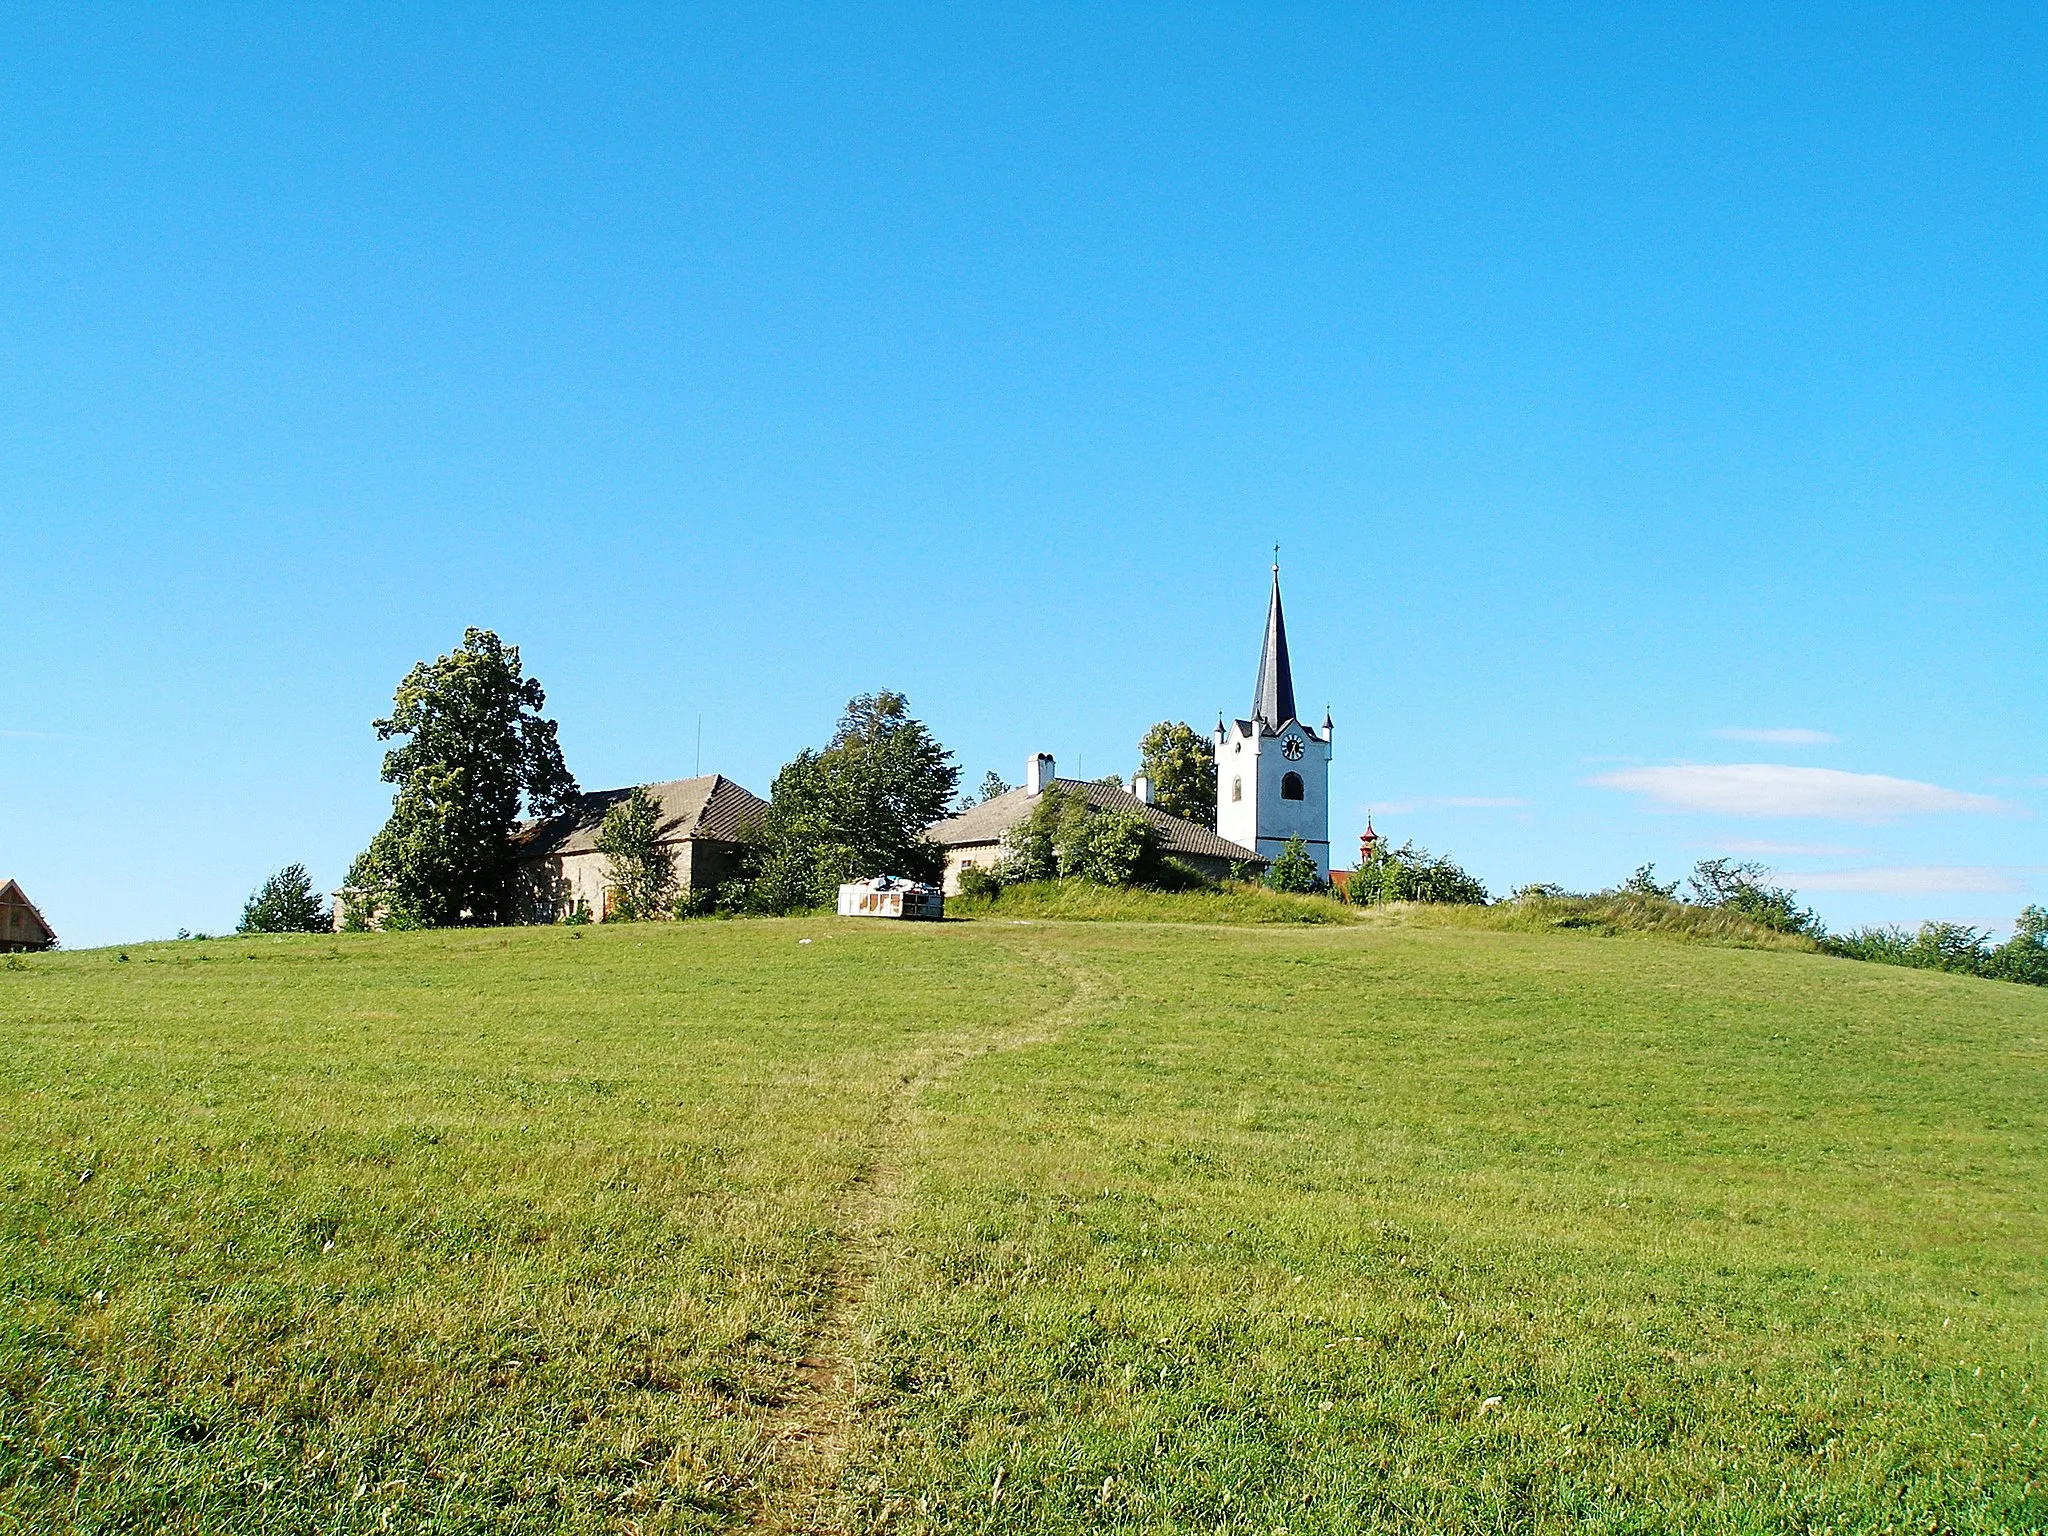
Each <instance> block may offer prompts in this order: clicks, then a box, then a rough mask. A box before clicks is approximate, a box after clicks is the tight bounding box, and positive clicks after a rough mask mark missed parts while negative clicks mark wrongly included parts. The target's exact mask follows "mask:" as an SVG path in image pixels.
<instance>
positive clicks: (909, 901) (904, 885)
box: [839, 875, 946, 922]
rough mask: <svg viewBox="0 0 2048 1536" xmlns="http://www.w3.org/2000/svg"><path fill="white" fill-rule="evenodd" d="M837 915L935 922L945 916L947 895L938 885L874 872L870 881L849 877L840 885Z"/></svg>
mask: <svg viewBox="0 0 2048 1536" xmlns="http://www.w3.org/2000/svg"><path fill="white" fill-rule="evenodd" d="M839 915H840V916H841V917H898V918H905V919H908V920H910V921H924V922H937V921H938V920H939V919H940V918H942V917H944V916H945V915H946V896H945V892H943V891H941V890H940V889H939V888H938V887H937V886H935V885H926V884H924V883H923V882H922V881H920V880H905V879H903V878H902V877H901V876H900V875H876V876H875V877H874V878H873V879H872V880H850V881H848V882H847V883H846V884H845V885H842V886H840V887H839Z"/></svg>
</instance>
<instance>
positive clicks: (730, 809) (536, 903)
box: [512, 773, 768, 922]
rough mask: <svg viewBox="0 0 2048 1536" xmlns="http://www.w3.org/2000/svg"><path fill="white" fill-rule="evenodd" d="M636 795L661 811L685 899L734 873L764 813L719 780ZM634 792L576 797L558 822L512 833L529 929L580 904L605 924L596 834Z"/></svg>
mask: <svg viewBox="0 0 2048 1536" xmlns="http://www.w3.org/2000/svg"><path fill="white" fill-rule="evenodd" d="M640 787H641V788H643V789H645V790H646V791H647V793H648V794H650V795H652V796H653V797H654V801H655V803H656V805H658V806H659V807H660V813H661V815H660V821H659V822H658V824H657V825H658V828H659V830H658V833H657V836H658V837H659V838H660V840H661V842H662V844H663V845H664V846H665V847H667V848H668V849H669V852H670V856H671V857H672V858H673V859H674V861H675V870H676V883H677V887H678V889H679V890H680V891H682V892H683V893H684V894H685V895H686V896H689V895H697V896H703V895H708V894H710V893H711V892H713V891H716V890H717V888H718V886H719V885H720V884H721V883H723V882H724V881H725V880H727V879H729V878H731V876H732V875H733V874H735V873H736V872H737V871H738V868H739V855H740V845H741V843H742V841H743V840H744V837H745V833H746V828H747V826H748V825H749V823H751V822H753V821H754V820H756V819H757V818H758V817H759V816H760V815H761V813H762V812H764V811H766V810H767V809H768V803H767V802H766V801H765V800H763V799H761V798H760V797H759V796H758V795H755V794H751V793H749V792H748V791H747V790H744V789H742V788H740V786H739V785H737V784H735V783H733V781H732V780H731V779H728V778H726V777H725V776H724V775H723V774H716V773H707V774H704V775H702V776H701V777H699V778H694V779H673V780H670V781H669V782H668V783H666V784H645V785H642V786H640ZM632 792H633V791H632V788H631V787H630V786H629V787H628V788H625V789H600V790H594V791H592V792H591V793H589V794H585V795H579V796H578V797H577V799H576V803H575V805H573V806H572V807H570V808H569V809H568V810H567V811H564V812H563V813H562V814H561V815H559V816H554V817H550V818H548V819H547V820H545V821H528V822H522V823H521V824H520V825H519V827H518V828H517V829H516V830H515V831H514V832H513V835H512V848H513V854H514V857H516V858H517V859H518V861H519V888H520V892H521V904H522V906H523V908H524V911H523V912H522V916H524V917H525V918H526V920H527V921H529V922H553V921H555V920H557V919H558V918H562V917H566V916H568V915H569V913H570V912H572V911H574V910H575V908H576V906H577V904H578V903H579V902H580V903H581V904H582V905H583V906H584V908H585V909H586V910H588V911H589V913H590V915H591V916H592V917H594V918H597V919H600V920H602V919H603V917H604V916H605V914H606V913H607V912H608V911H609V910H610V900H611V889H612V887H611V873H610V868H609V862H610V861H609V860H607V859H606V858H605V856H604V855H603V854H602V853H599V852H598V850H597V835H598V830H599V828H600V827H602V826H603V825H604V818H605V813H606V812H607V811H609V810H610V809H611V808H612V807H613V806H615V805H617V804H618V803H619V802H620V801H621V800H624V799H625V798H626V796H628V795H630V794H631V793H632Z"/></svg>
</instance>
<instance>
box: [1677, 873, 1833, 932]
mask: <svg viewBox="0 0 2048 1536" xmlns="http://www.w3.org/2000/svg"><path fill="white" fill-rule="evenodd" d="M1649 869H1650V866H1649V865H1644V866H1643V868H1642V869H1641V870H1638V871H1637V873H1638V874H1640V875H1643V876H1645V877H1646V878H1647V876H1648V873H1649ZM1769 873H1770V872H1769V871H1768V870H1766V869H1765V868H1764V867H1763V865H1761V864H1757V863H1754V862H1750V861H1744V862H1742V863H1737V862H1736V861H1734V860H1732V859H1702V860H1700V862H1699V863H1697V864H1695V865H1694V866H1693V870H1692V877H1691V879H1690V881H1689V882H1688V883H1689V884H1690V885H1691V886H1692V891H1693V905H1694V906H1700V907H1727V908H1729V909H1730V910H1732V911H1736V912H1740V913H1741V914H1742V915H1743V916H1744V917H1746V918H1748V919H1749V920H1750V921H1751V922H1753V923H1760V924H1762V925H1763V926H1764V927H1766V928H1774V929H1776V930H1777V931H1778V932H1779V933H1805V934H1812V935H1814V936H1815V937H1818V936H1819V935H1820V934H1822V933H1823V932H1825V931H1826V930H1825V929H1824V928H1823V927H1822V926H1821V921H1820V918H1819V917H1818V916H1817V915H1816V914H1815V913H1813V912H1811V911H1809V910H1807V909H1805V908H1802V907H1801V906H1800V905H1799V898H1798V897H1797V896H1795V895H1793V894H1792V892H1790V891H1788V890H1786V889H1784V888H1783V887H1782V886H1776V885H1766V884H1765V883H1764V881H1765V879H1766V878H1767V877H1768V876H1769ZM1674 889H1676V887H1674Z"/></svg>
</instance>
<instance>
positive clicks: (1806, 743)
mask: <svg viewBox="0 0 2048 1536" xmlns="http://www.w3.org/2000/svg"><path fill="white" fill-rule="evenodd" d="M1707 734H1708V735H1709V736H1718V737H1720V738H1721V739H1722V740H1723V741H1766V742H1769V743H1770V744H1771V745H1773V746H1778V747H1825V746H1830V745H1832V744H1833V743H1835V742H1837V741H1840V740H1841V739H1842V738H1841V737H1839V736H1831V735H1829V734H1828V733H1827V732H1826V731H1810V730H1808V729H1807V728H1806V727H1804V726H1800V725H1724V726H1722V727H1721V728H1720V729H1719V730H1718V731H1709V732H1707Z"/></svg>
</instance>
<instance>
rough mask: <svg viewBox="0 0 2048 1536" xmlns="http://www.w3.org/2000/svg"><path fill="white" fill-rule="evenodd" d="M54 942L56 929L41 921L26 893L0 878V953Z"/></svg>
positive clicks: (41, 918)
mask: <svg viewBox="0 0 2048 1536" xmlns="http://www.w3.org/2000/svg"><path fill="white" fill-rule="evenodd" d="M56 944H57V930H56V929H54V928H52V927H51V926H50V925H49V924H48V923H46V922H44V921H43V914H42V913H40V912H38V911H37V910H36V904H35V903H34V902H32V901H30V900H29V899H28V894H27V893H26V892H25V891H23V890H22V888H21V887H20V886H18V885H16V884H15V883H14V882H13V881H12V880H0V955H5V954H13V953H14V952H15V951H17V950H26V949H54V948H55V947H56Z"/></svg>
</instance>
